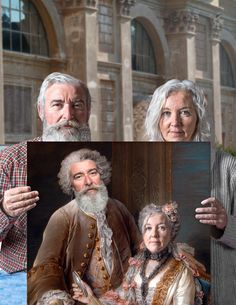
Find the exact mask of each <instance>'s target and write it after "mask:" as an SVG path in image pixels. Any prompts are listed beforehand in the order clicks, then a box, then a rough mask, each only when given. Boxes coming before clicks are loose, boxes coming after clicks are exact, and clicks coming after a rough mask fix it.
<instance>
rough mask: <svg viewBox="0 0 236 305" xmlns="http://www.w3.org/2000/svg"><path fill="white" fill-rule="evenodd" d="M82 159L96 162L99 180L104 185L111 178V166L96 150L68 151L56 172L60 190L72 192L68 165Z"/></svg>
mask: <svg viewBox="0 0 236 305" xmlns="http://www.w3.org/2000/svg"><path fill="white" fill-rule="evenodd" d="M84 160H92V161H94V162H95V163H96V166H97V170H98V172H99V174H100V176H101V180H102V181H103V183H104V184H105V185H107V184H108V183H109V182H110V179H111V166H110V163H109V162H108V161H107V159H106V157H105V156H101V155H100V153H99V152H98V151H96V150H90V149H87V148H83V149H80V150H77V151H74V152H72V153H70V154H69V155H68V156H67V157H66V158H65V159H64V160H63V161H62V162H61V169H60V171H59V173H58V178H59V185H60V187H61V189H62V191H63V192H64V193H66V194H68V195H71V194H72V193H73V190H72V185H71V177H70V167H71V165H72V164H73V163H77V162H81V161H84Z"/></svg>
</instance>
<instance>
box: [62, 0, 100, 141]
mask: <svg viewBox="0 0 236 305" xmlns="http://www.w3.org/2000/svg"><path fill="white" fill-rule="evenodd" d="M63 3H64V4H63V5H64V6H63V9H62V12H63V15H64V24H65V28H66V29H67V30H66V33H65V34H66V45H67V54H68V67H67V71H68V73H71V74H72V75H74V76H76V77H78V78H80V79H81V80H83V81H84V82H85V83H86V84H87V85H88V88H89V91H90V93H91V96H92V109H91V116H90V126H91V132H92V140H96V141H99V140H101V134H100V130H101V128H100V122H101V105H100V104H99V95H98V94H99V92H98V80H97V8H96V1H93V0H81V1H80V2H79V1H70V2H63Z"/></svg>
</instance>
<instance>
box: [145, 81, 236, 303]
mask: <svg viewBox="0 0 236 305" xmlns="http://www.w3.org/2000/svg"><path fill="white" fill-rule="evenodd" d="M145 126H146V133H147V136H148V138H149V139H150V140H151V141H199V142H201V141H209V140H210V126H209V123H208V121H207V114H206V103H205V98H204V94H203V92H202V90H201V89H200V88H199V87H198V86H196V85H195V84H194V83H193V82H191V81H189V80H183V81H179V80H177V79H173V80H170V81H168V82H166V83H165V84H164V85H162V86H161V87H159V88H157V89H156V91H155V92H154V94H153V97H152V100H151V103H150V105H149V108H148V111H147V116H146V121H145ZM201 204H202V205H203V207H199V208H197V209H196V219H198V220H199V221H200V222H201V223H203V224H210V225H213V226H215V230H214V231H213V237H214V239H212V244H211V246H212V257H211V259H212V264H211V266H212V268H211V274H212V288H213V289H212V303H213V304H214V305H218V304H221V305H233V304H235V298H236V281H235V270H236V250H235V249H236V159H235V158H234V157H232V156H231V155H229V154H227V153H225V152H223V151H219V150H217V151H215V149H214V147H213V145H212V191H211V197H210V198H207V199H205V200H203V201H202V202H201Z"/></svg>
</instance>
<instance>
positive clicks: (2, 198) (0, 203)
mask: <svg viewBox="0 0 236 305" xmlns="http://www.w3.org/2000/svg"><path fill="white" fill-rule="evenodd" d="M90 103H91V97H90V94H89V91H88V88H87V86H86V85H85V84H84V83H83V82H81V81H80V80H78V79H76V78H74V77H72V76H70V75H67V74H62V73H57V72H56V73H52V74H50V75H48V76H47V77H46V79H45V80H44V81H43V83H42V86H41V89H40V93H39V97H38V112H39V116H40V118H41V120H42V122H43V134H42V136H41V137H39V138H35V139H33V140H31V141H89V140H90V129H89V126H88V119H89V114H90ZM26 171H27V142H22V143H20V144H16V145H13V146H11V147H9V148H6V149H4V150H3V152H2V154H1V157H0V242H1V250H0V287H1V288H2V287H4V286H5V284H6V283H8V281H9V280H10V279H12V280H13V279H14V278H15V279H16V283H22V285H21V287H22V289H23V290H24V291H25V295H26V276H25V273H24V274H22V272H19V271H22V270H25V269H26V214H25V212H27V211H28V210H30V209H32V208H34V207H35V206H36V204H37V201H38V200H39V194H38V192H37V191H35V190H34V191H33V190H31V189H30V187H29V186H27V175H26ZM23 282H24V283H25V285H24V284H23ZM6 285H7V286H8V284H6ZM6 289H8V288H6ZM5 293H6V295H7V296H9V297H10V296H11V297H12V299H13V298H14V294H12V293H11V292H10V291H8V292H7V290H5ZM16 301H17V302H16V303H17V304H18V305H19V304H23V305H25V303H26V300H25V299H24V300H23V301H22V303H21V302H20V301H19V296H18V295H17V296H16ZM1 302H2V301H1ZM6 302H7V303H6V304H10V303H11V302H10V301H9V299H6ZM12 303H14V301H13V302H12ZM1 305H3V304H2V303H1Z"/></svg>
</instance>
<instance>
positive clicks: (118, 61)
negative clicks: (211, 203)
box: [0, 0, 236, 148]
mask: <svg viewBox="0 0 236 305" xmlns="http://www.w3.org/2000/svg"><path fill="white" fill-rule="evenodd" d="M29 1H30V0H29ZM30 2H32V3H33V5H34V7H35V9H36V10H37V11H38V13H39V16H40V17H41V19H42V23H43V25H44V28H45V31H46V39H47V41H48V48H49V54H48V56H37V55H33V54H27V53H19V52H12V51H8V50H6V49H3V52H2V54H1V53H0V56H1V58H0V60H1V61H2V62H3V69H1V64H0V74H1V75H0V77H1V79H3V82H2V83H3V84H4V86H5V91H4V94H5V95H6V92H7V91H6V89H7V90H8V92H10V89H9V88H10V87H9V86H13V87H15V90H16V92H18V91H17V90H19V88H26V89H27V90H28V91H27V90H26V89H24V90H26V91H27V92H29V94H31V110H30V111H31V116H30V115H29V117H31V121H32V123H31V124H32V126H31V128H30V130H29V131H27V132H25V133H21V132H18V134H15V135H14V136H11V137H9V135H6V134H5V133H4V131H5V129H6V126H10V124H9V122H8V123H7V124H8V125H7V124H5V125H4V124H3V122H4V115H3V114H4V111H1V122H2V123H1V124H0V140H1V143H4V135H5V138H6V142H7V143H12V142H18V141H21V140H23V139H27V138H30V137H34V136H36V135H38V134H40V132H41V124H40V121H39V119H38V118H37V112H36V108H35V101H36V98H37V94H38V90H39V87H40V84H41V82H42V80H43V78H44V77H45V76H46V75H47V74H49V73H50V72H53V71H62V72H66V73H69V74H72V75H74V76H76V77H78V78H80V79H82V80H83V81H85V82H86V83H87V84H88V87H89V90H90V92H91V95H92V100H93V103H92V111H91V118H90V125H91V128H92V138H93V139H94V140H104V141H106V140H109V141H110V140H118V141H122V140H129V141H130V140H135V141H139V140H144V139H145V138H144V137H143V136H144V133H145V132H144V128H143V121H144V118H145V115H146V109H147V107H148V103H149V102H148V101H149V97H150V96H151V95H152V93H153V92H154V90H155V89H156V88H157V87H158V86H159V85H160V84H162V83H164V82H165V81H166V80H168V79H170V78H178V79H191V80H193V81H196V82H197V83H198V84H199V85H200V86H201V87H202V88H203V89H204V91H205V93H206V96H207V99H208V108H209V112H210V117H209V119H210V121H211V123H212V126H213V132H214V134H213V139H215V138H216V141H217V142H219V143H223V144H224V145H225V146H231V147H233V148H236V127H234V126H230V124H231V123H230V122H234V121H235V120H236V113H235V104H236V89H235V88H236V59H235V58H236V1H231V4H230V5H229V1H226V0H225V1H223V0H222V1H220V5H219V1H217V0H216V1H207V2H206V1H203V0H202V1H197V3H196V1H180V0H175V1H174V0H168V1H164V0H156V1H141V0H66V1H62V0H53V1H49V0H43V1H33V0H32V1H30ZM133 21H135V22H136V23H133ZM135 24H136V25H135ZM137 25H138V26H139V30H140V29H141V30H142V33H144V32H145V33H146V34H147V36H148V39H149V42H148V43H150V44H151V46H152V51H153V54H154V55H152V56H153V58H152V59H153V61H152V63H155V69H154V68H153V69H151V70H150V71H151V72H150V71H149V72H148V71H144V70H142V69H140V68H139V66H138V65H136V67H135V68H134V54H133V53H132V52H133V49H132V44H133V48H134V44H135V45H138V46H139V47H140V48H141V47H143V48H141V49H142V50H144V46H145V47H147V45H148V43H147V41H146V40H145V42H144V41H142V39H144V38H143V37H144V36H140V37H142V38H139V41H138V42H136V41H134V40H132V39H133V37H134V36H132V35H133V31H134V30H137V28H135V26H137ZM1 26H2V23H1ZM140 33H141V32H140ZM140 33H139V34H140ZM140 35H141V34H140ZM142 35H144V34H142ZM131 37H132V39H131ZM137 37H139V36H137ZM145 39H146V38H145ZM222 47H223V48H224V50H225V52H226V53H227V55H228V59H229V60H228V61H229V62H230V66H231V68H230V69H231V70H230V69H229V70H230V73H231V74H230V73H229V75H228V76H227V77H229V78H230V77H231V82H229V86H227V85H224V86H222V85H221V78H220V77H221V76H220V75H221V67H220V60H222V58H221V53H220V49H221V48H222ZM150 54H151V53H150ZM138 56H139V55H138ZM140 56H141V59H140V58H139V63H140V62H141V60H143V61H145V60H148V59H146V57H145V55H142V54H141V55H140ZM150 56H151V55H150ZM150 56H149V57H150ZM147 57H148V56H147ZM1 61H0V63H1ZM153 71H155V72H153ZM225 73H227V71H225ZM232 84H233V85H232ZM1 92H2V91H1ZM229 101H230V102H229ZM6 103H7V97H6V96H5V101H4V96H1V95H0V108H1V109H2V110H3V108H4V104H5V106H7V104H6ZM226 109H227V111H229V112H230V115H231V118H230V120H227V119H226V116H225V114H224V113H223V110H226ZM8 117H9V115H8ZM5 118H6V116H5ZM11 123H12V124H15V123H14V122H11ZM22 130H23V129H22Z"/></svg>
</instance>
